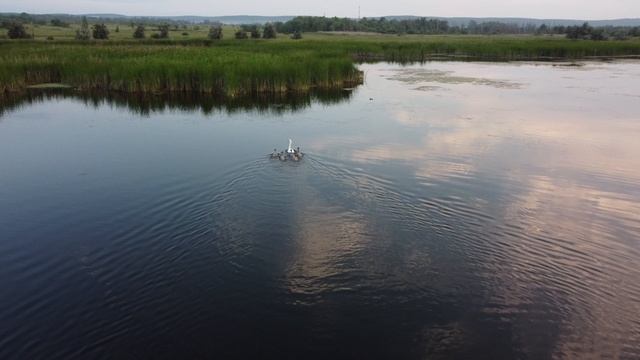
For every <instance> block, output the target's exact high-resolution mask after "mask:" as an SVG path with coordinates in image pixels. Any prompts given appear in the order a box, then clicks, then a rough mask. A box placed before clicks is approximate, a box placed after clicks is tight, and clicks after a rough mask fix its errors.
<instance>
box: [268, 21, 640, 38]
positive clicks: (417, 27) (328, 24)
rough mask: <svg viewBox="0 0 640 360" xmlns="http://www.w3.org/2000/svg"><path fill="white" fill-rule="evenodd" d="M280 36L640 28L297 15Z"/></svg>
mask: <svg viewBox="0 0 640 360" xmlns="http://www.w3.org/2000/svg"><path fill="white" fill-rule="evenodd" d="M275 27H276V30H277V31H278V32H280V33H285V34H294V33H296V32H318V31H362V32H376V33H383V34H399V35H401V34H426V35H437V34H471V35H508V34H535V35H554V34H555V35H565V36H566V37H567V38H569V39H591V40H606V39H609V38H612V39H617V40H622V39H626V38H628V37H635V36H640V26H636V27H612V26H609V27H598V28H594V27H592V26H590V25H589V24H588V23H585V24H583V25H581V26H548V25H546V24H542V25H539V26H536V25H534V24H525V25H520V24H515V23H504V22H498V21H488V22H476V21H474V20H471V21H469V23H468V24H466V25H464V26H450V25H449V22H448V21H446V20H440V19H428V18H419V19H410V20H396V19H391V20H388V19H386V18H384V17H382V18H363V19H360V20H357V19H350V18H337V17H333V18H329V17H316V16H298V17H296V18H293V19H291V20H289V21H287V22H278V23H276V24H275Z"/></svg>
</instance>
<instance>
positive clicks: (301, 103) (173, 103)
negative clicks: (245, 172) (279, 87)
mask: <svg viewBox="0 0 640 360" xmlns="http://www.w3.org/2000/svg"><path fill="white" fill-rule="evenodd" d="M352 95H353V90H350V89H338V90H316V91H311V92H307V93H287V94H255V95H253V96H245V97H233V98H230V97H220V96H214V95H210V94H184V93H164V94H130V93H122V92H100V91H90V92H87V91H76V90H69V89H55V90H53V89H47V90H35V89H34V90H28V91H24V92H20V93H5V94H0V116H3V115H5V114H6V113H7V112H10V111H13V110H16V109H19V108H20V107H22V106H25V105H32V104H36V103H40V102H44V101H51V100H62V99H74V100H78V101H82V102H84V103H85V104H86V105H90V106H93V107H98V106H101V105H104V104H107V105H110V106H113V107H116V108H123V109H127V110H129V111H131V112H133V113H136V114H139V115H143V116H145V115H150V114H152V113H154V112H164V111H168V110H170V111H173V110H178V111H202V112H203V113H204V114H212V113H216V112H225V113H227V114H232V113H236V112H242V111H257V112H264V113H269V114H272V115H278V114H285V113H291V112H296V111H300V110H303V109H305V108H308V107H309V106H311V105H312V104H313V103H320V104H325V105H331V104H338V103H341V102H345V101H348V100H349V99H351V97H352Z"/></svg>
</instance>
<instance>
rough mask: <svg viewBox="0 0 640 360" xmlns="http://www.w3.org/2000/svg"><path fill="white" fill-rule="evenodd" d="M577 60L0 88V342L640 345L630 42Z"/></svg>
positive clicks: (525, 354)
mask: <svg viewBox="0 0 640 360" xmlns="http://www.w3.org/2000/svg"><path fill="white" fill-rule="evenodd" d="M569 65H570V64H555V65H552V64H536V63H502V64H492V63H463V62H434V63H427V64H424V65H413V66H407V67H403V66H400V65H391V64H375V65H362V66H361V68H362V69H363V70H364V71H365V73H366V82H365V84H364V85H362V86H360V87H358V88H357V89H355V90H353V91H345V92H340V93H338V94H319V95H317V96H313V97H310V98H304V97H303V98H290V99H262V100H260V101H257V102H255V103H251V102H241V101H237V102H234V103H233V104H226V105H225V104H223V103H218V102H215V101H212V100H207V99H175V98H173V99H158V98H156V99H136V98H128V99H127V98H124V97H122V96H120V97H118V96H114V95H112V96H110V97H105V98H102V97H100V96H88V95H86V96H85V95H64V94H57V95H47V96H42V95H38V94H32V95H31V96H29V97H27V98H17V99H10V100H6V101H5V104H4V107H3V109H2V111H1V112H0V286H1V289H2V290H1V292H0V358H2V359H74V358H75V359H94V358H104V359H162V358H176V359H178V358H180V359H213V358H242V359H249V358H254V359H256V358H277V359H284V358H291V359H304V358H320V359H326V358H355V359H373V358H386V359H401V358H402V359H420V358H429V359H432V358H474V359H508V358H530V359H546V358H619V359H638V358H640V62H612V63H605V62H592V63H583V64H580V65H581V66H569ZM288 138H292V139H293V140H294V142H295V144H297V145H299V146H301V148H302V150H303V151H304V152H306V154H307V156H306V157H305V159H304V160H303V161H302V162H300V163H293V162H280V161H277V160H275V161H274V160H270V159H269V158H268V157H267V154H268V153H270V152H271V151H272V150H273V148H274V147H277V148H278V149H279V150H280V149H283V148H284V147H286V145H287V142H288Z"/></svg>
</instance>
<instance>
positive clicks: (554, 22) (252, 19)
mask: <svg viewBox="0 0 640 360" xmlns="http://www.w3.org/2000/svg"><path fill="white" fill-rule="evenodd" d="M19 15H20V14H19V13H0V16H19ZM32 15H34V16H37V17H43V18H45V19H50V18H56V17H58V18H66V19H69V18H76V17H79V16H83V15H70V14H32ZM84 16H87V17H89V18H94V19H104V20H109V19H113V20H118V21H135V20H136V19H145V20H167V21H179V22H188V23H194V24H195V23H204V22H220V23H223V24H229V25H239V24H264V23H267V22H277V21H282V22H285V21H289V20H291V19H293V18H294V17H295V16H291V15H288V16H287V15H284V16H257V15H230V16H195V15H180V16H129V15H121V14H84ZM422 17H426V18H429V19H439V20H446V21H448V22H449V25H451V26H461V25H467V24H468V23H469V22H470V21H475V22H477V23H479V24H480V23H486V22H501V23H508V24H517V25H519V26H522V25H527V24H531V25H536V26H540V25H542V24H546V25H548V26H569V25H581V24H582V23H584V22H588V23H589V24H591V25H592V26H596V27H599V26H640V18H635V19H613V20H578V19H575V20H572V19H532V18H508V17H434V16H414V15H392V16H384V18H386V19H387V20H392V19H395V20H410V19H419V18H422ZM377 18H379V17H377Z"/></svg>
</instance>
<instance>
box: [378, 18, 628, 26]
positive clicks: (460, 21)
mask: <svg viewBox="0 0 640 360" xmlns="http://www.w3.org/2000/svg"><path fill="white" fill-rule="evenodd" d="M421 17H423V16H413V15H400V16H385V17H384V18H385V19H387V20H392V19H393V20H411V19H419V18H421ZM427 18H429V19H438V20H446V21H448V22H449V25H451V26H461V25H467V24H468V23H469V22H470V21H475V22H477V23H479V24H481V23H486V22H501V23H506V24H516V25H519V26H522V25H528V24H531V25H536V26H540V25H542V24H546V25H548V26H572V25H582V24H583V23H585V22H588V23H589V24H591V26H596V27H599V26H640V18H636V19H613V20H572V19H533V18H506V17H504V18H503V17H427Z"/></svg>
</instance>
